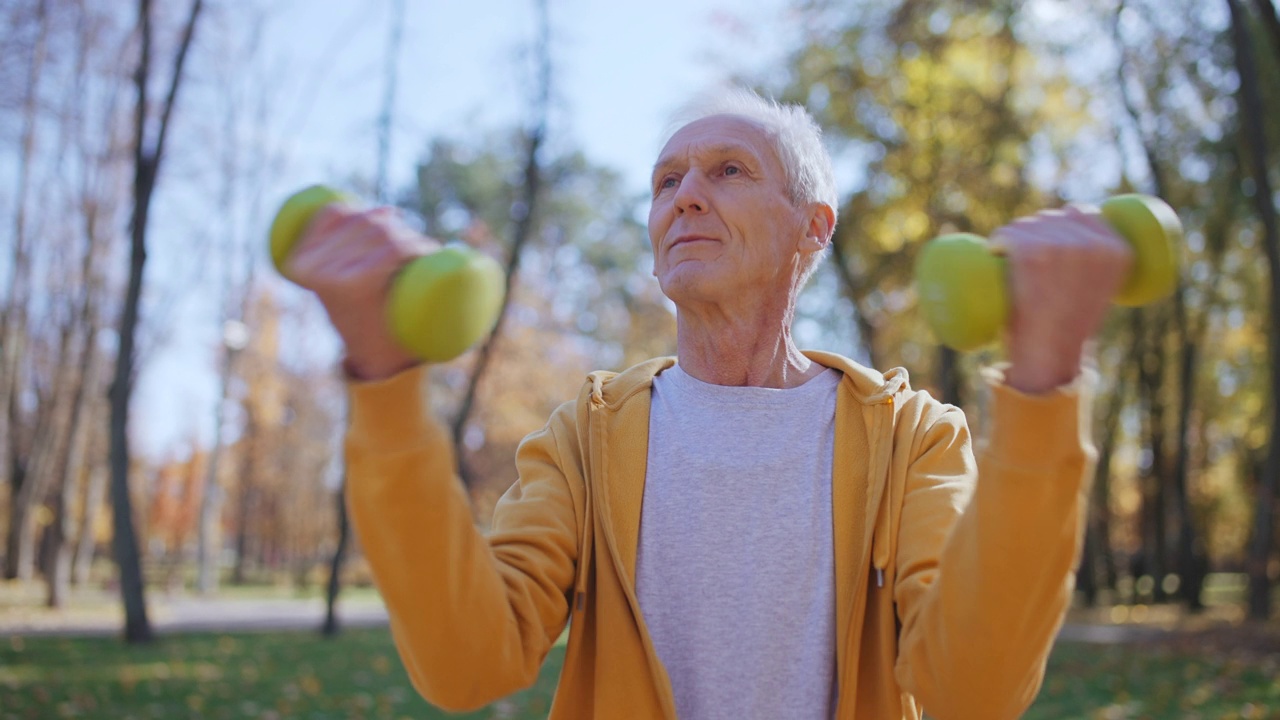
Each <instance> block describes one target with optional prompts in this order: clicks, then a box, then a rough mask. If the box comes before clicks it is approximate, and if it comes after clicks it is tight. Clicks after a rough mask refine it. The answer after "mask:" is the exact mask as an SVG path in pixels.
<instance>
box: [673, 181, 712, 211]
mask: <svg viewBox="0 0 1280 720" xmlns="http://www.w3.org/2000/svg"><path fill="white" fill-rule="evenodd" d="M704 190H705V188H703V186H702V180H701V179H700V178H699V177H698V175H697V174H696V173H687V174H686V175H685V176H684V177H682V178H680V186H679V187H677V188H676V195H675V198H674V203H675V208H676V214H677V215H683V214H685V213H686V212H692V213H695V214H696V213H702V212H706V210H707V198H706V194H705V192H704Z"/></svg>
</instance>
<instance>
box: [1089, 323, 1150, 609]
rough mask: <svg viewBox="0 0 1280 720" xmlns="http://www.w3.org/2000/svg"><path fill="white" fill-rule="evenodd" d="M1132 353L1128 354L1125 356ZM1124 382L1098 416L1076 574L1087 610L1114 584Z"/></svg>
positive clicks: (1122, 379) (1113, 389)
mask: <svg viewBox="0 0 1280 720" xmlns="http://www.w3.org/2000/svg"><path fill="white" fill-rule="evenodd" d="M1135 342H1136V339H1135ZM1132 354H1133V353H1132V352H1130V353H1129V356H1132ZM1126 379H1127V375H1124V374H1122V375H1121V376H1120V377H1119V378H1118V379H1117V380H1116V385H1115V387H1114V388H1112V390H1111V394H1110V397H1109V401H1108V403H1107V409H1106V411H1105V413H1104V414H1103V416H1102V433H1101V434H1102V440H1101V445H1100V447H1099V448H1098V464H1097V466H1096V467H1095V468H1094V479H1093V489H1092V490H1091V492H1090V499H1089V519H1088V524H1087V525H1086V527H1085V536H1084V542H1085V544H1084V553H1083V556H1082V557H1081V562H1080V571H1079V573H1078V575H1079V579H1080V590H1081V592H1083V593H1084V597H1085V603H1086V604H1087V605H1088V606H1089V607H1094V606H1096V605H1097V602H1098V594H1099V591H1100V590H1101V589H1102V588H1107V589H1113V588H1114V587H1115V581H1116V563H1115V554H1114V553H1113V552H1112V551H1111V457H1112V455H1113V454H1114V453H1115V447H1116V433H1117V432H1118V431H1119V427H1120V411H1121V410H1123V409H1124V401H1125V395H1126V394H1127V392H1126V382H1125V381H1126Z"/></svg>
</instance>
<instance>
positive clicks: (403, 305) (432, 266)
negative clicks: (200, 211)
mask: <svg viewBox="0 0 1280 720" xmlns="http://www.w3.org/2000/svg"><path fill="white" fill-rule="evenodd" d="M333 203H344V204H356V200H355V198H354V197H353V196H351V195H349V194H347V193H344V192H342V191H340V190H335V189H333V188H331V187H328V186H326V185H312V186H311V187H308V188H305V189H303V190H300V191H298V192H296V193H294V194H293V195H291V196H289V198H288V199H287V200H285V202H284V204H283V205H281V207H280V210H279V211H278V212H277V213H276V217H275V219H274V220H273V221H272V223H271V230H270V233H269V240H270V250H271V261H272V262H273V263H274V264H275V266H276V269H277V270H279V271H280V272H281V274H284V267H285V263H286V260H287V259H288V257H289V253H290V252H292V251H293V248H294V246H295V245H296V244H297V242H298V239H299V238H300V237H302V234H303V233H304V232H305V231H306V228H307V225H308V224H309V223H310V222H311V218H312V217H313V216H314V215H315V214H316V212H318V211H319V210H320V209H321V208H323V207H325V206H326V205H331V204H333ZM504 284H505V282H504V274H503V271H502V266H501V265H499V264H498V263H497V262H496V261H495V260H493V259H492V258H490V257H488V256H485V255H482V254H480V253H478V252H476V251H475V250H472V249H470V248H466V247H455V246H448V247H445V248H443V249H441V250H438V251H436V252H434V253H432V254H430V255H426V256H423V257H420V258H417V259H416V260H413V261H411V262H410V263H409V264H407V265H406V266H405V267H404V268H402V269H401V270H400V271H399V272H398V273H397V274H396V277H395V280H394V281H393V282H392V284H391V289H390V293H389V296H388V299H387V305H386V309H385V311H386V318H387V327H388V329H389V330H390V331H391V334H392V336H393V337H394V338H395V339H396V341H397V342H398V343H400V345H401V346H402V347H403V348H404V349H405V350H407V351H408V352H410V353H411V354H413V355H414V356H415V357H417V358H419V359H421V360H425V361H427V362H447V361H449V360H452V359H453V358H455V357H457V356H458V355H461V354H462V353H463V352H465V351H466V350H467V349H468V348H469V347H471V346H472V345H474V344H475V343H476V342H477V341H479V340H480V339H481V338H483V337H484V336H485V335H487V334H488V333H489V332H490V331H491V330H492V329H493V326H494V324H495V323H496V322H497V318H498V312H499V311H500V309H501V307H502V298H503V295H504V289H505V288H504Z"/></svg>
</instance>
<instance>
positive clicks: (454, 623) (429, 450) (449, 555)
mask: <svg viewBox="0 0 1280 720" xmlns="http://www.w3.org/2000/svg"><path fill="white" fill-rule="evenodd" d="M425 375H426V370H425V369H423V368H418V369H414V370H410V371H407V372H404V373H401V374H399V375H397V376H395V377H393V378H390V379H388V380H385V381H382V382H378V383H352V384H351V386H350V391H349V395H350V401H351V405H350V421H349V427H348V429H347V435H346V457H347V482H346V487H347V489H346V498H347V503H348V507H349V508H350V512H351V516H352V523H353V527H354V528H355V530H356V534H357V536H358V537H359V540H360V543H361V546H362V547H363V549H364V553H365V555H366V557H367V558H368V562H369V566H370V568H371V571H372V573H373V577H374V580H375V582H376V583H377V586H378V589H379V590H380V591H381V593H382V597H383V600H384V602H385V603H386V605H387V610H388V612H389V614H390V617H391V630H392V634H393V636H394V638H395V642H396V646H397V648H398V650H399V652H400V657H401V659H402V660H403V661H404V665H405V668H406V669H407V670H408V673H409V677H410V679H411V680H412V682H413V685H414V687H415V688H417V690H418V691H419V692H420V693H422V695H423V696H424V697H425V698H426V699H427V700H429V701H430V702H432V703H433V704H435V705H438V706H440V707H442V708H445V709H450V710H463V709H472V708H477V707H481V706H483V705H485V704H487V703H489V702H492V701H493V700H496V699H498V698H500V697H503V696H505V695H508V694H510V693H512V692H514V691H516V690H520V689H523V688H525V687H528V686H530V685H532V684H533V682H534V681H535V680H536V679H537V676H538V670H539V668H540V666H541V664H542V661H543V659H544V658H545V657H546V654H547V652H548V651H549V650H550V648H551V646H552V645H553V643H554V642H555V640H556V639H557V638H558V637H559V635H560V633H561V631H562V630H563V629H564V626H565V623H566V621H567V618H568V601H567V599H566V596H567V593H568V592H569V589H570V587H571V585H572V581H573V573H574V565H575V562H576V560H577V552H578V550H577V520H576V517H575V510H574V508H575V505H574V500H573V494H572V491H571V489H570V487H569V483H568V481H567V479H566V476H565V474H564V472H562V471H561V469H560V466H559V453H558V450H557V440H558V439H560V438H563V437H565V435H566V433H569V434H570V435H572V428H571V427H569V426H568V423H569V422H571V420H572V414H571V408H570V407H566V408H562V409H561V410H560V411H557V413H556V414H555V415H553V417H552V420H551V421H550V422H549V423H548V425H547V426H546V427H545V428H543V429H542V430H541V431H539V432H537V433H534V434H532V435H530V436H529V437H528V438H526V439H525V441H524V442H523V443H522V444H521V446H520V448H519V450H518V451H517V460H516V464H517V470H518V473H519V479H518V480H517V482H516V483H515V484H514V485H513V486H512V487H511V488H510V489H509V490H508V491H507V492H506V494H505V495H503V497H502V499H501V500H500V501H499V503H498V506H497V509H496V510H495V512H494V521H493V526H492V531H491V532H490V533H489V534H488V535H487V536H486V535H484V534H482V533H481V532H480V531H479V530H478V529H477V528H476V527H475V524H474V521H473V515H472V509H471V505H470V502H469V499H468V496H467V493H466V491H465V490H464V488H463V486H462V483H461V482H460V481H459V480H458V478H457V475H456V473H455V471H454V467H455V466H454V457H453V452H452V448H451V443H450V442H449V439H448V435H447V432H446V431H445V429H444V428H443V427H442V426H441V424H440V423H439V422H438V421H436V420H435V419H434V418H433V417H432V416H431V414H430V412H429V409H428V406H427V403H426V401H425V398H424V397H423V395H424V385H425V383H424V379H425Z"/></svg>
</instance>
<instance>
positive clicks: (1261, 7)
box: [1253, 0, 1280, 61]
mask: <svg viewBox="0 0 1280 720" xmlns="http://www.w3.org/2000/svg"><path fill="white" fill-rule="evenodd" d="M1253 4H1254V6H1255V7H1257V8H1258V16H1259V17H1261V18H1262V25H1263V27H1265V28H1266V30H1267V36H1268V37H1270V38H1271V50H1272V51H1273V52H1274V53H1275V54H1276V60H1277V61H1280V16H1278V15H1277V14H1276V6H1275V3H1274V2H1273V1H1272V0H1253Z"/></svg>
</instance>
